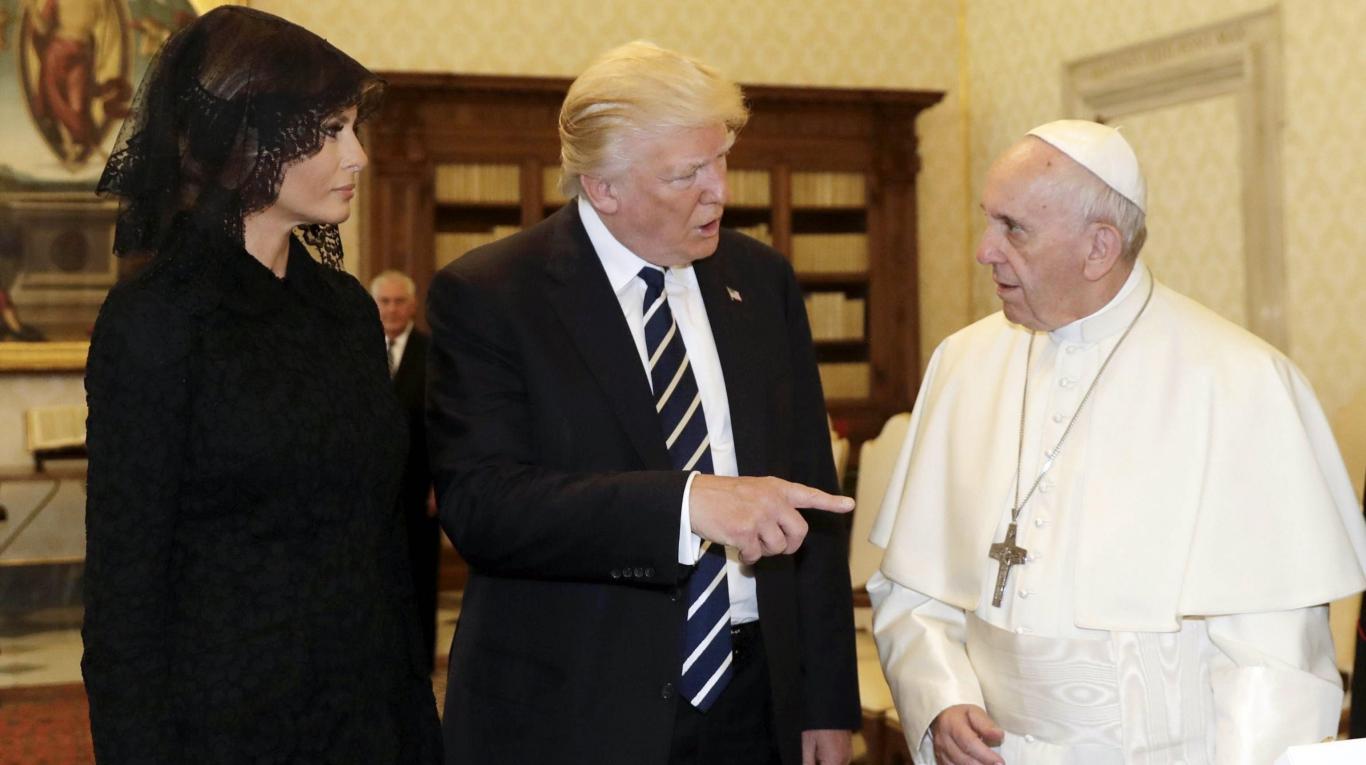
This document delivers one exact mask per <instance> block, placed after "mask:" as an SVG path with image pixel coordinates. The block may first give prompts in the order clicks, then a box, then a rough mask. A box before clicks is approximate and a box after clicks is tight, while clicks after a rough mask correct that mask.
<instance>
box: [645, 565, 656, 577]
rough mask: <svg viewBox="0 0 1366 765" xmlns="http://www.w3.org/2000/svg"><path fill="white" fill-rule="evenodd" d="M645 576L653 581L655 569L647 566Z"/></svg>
mask: <svg viewBox="0 0 1366 765" xmlns="http://www.w3.org/2000/svg"><path fill="white" fill-rule="evenodd" d="M645 576H648V577H650V578H651V579H653V578H654V576H655V570H654V569H653V568H650V567H649V566H646V568H645Z"/></svg>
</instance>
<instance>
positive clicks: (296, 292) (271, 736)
mask: <svg viewBox="0 0 1366 765" xmlns="http://www.w3.org/2000/svg"><path fill="white" fill-rule="evenodd" d="M173 241H174V242H177V244H173V245H172V246H171V247H170V248H168V250H167V251H164V254H163V255H161V256H158V257H157V258H156V259H155V260H154V262H153V265H152V266H151V267H150V268H149V269H148V270H147V271H146V272H144V273H143V274H142V275H141V276H139V277H138V278H136V279H134V280H133V281H131V282H130V283H128V284H125V285H122V286H120V287H117V288H115V289H114V291H113V292H111V294H110V296H109V298H108V300H107V301H106V303H105V305H104V308H103V309H102V310H101V312H100V318H99V321H98V323H97V324H96V327H95V334H94V337H93V339H92V341H91V348H90V358H89V363H88V367H87V376H86V388H87V393H88V397H89V405H90V420H89V450H90V475H89V481H90V483H89V505H88V509H87V561H86V573H85V588H86V615H85V627H84V631H83V636H84V639H85V656H84V658H83V660H82V668H83V671H84V675H85V681H86V687H87V692H88V694H89V699H90V717H91V728H92V732H93V734H94V743H95V752H96V757H97V759H98V761H99V762H101V763H106V762H108V763H139V764H147V763H177V764H178V765H179V764H182V763H192V764H193V765H207V764H208V763H234V764H237V763H365V765H376V764H379V763H435V762H439V761H440V733H439V728H438V724H437V720H436V710H435V705H434V702H433V698H432V691H431V686H430V683H429V679H428V677H427V675H426V673H425V671H424V669H423V667H424V663H423V662H422V661H421V660H420V651H421V648H420V643H419V638H418V626H417V621H416V618H415V616H414V613H413V610H412V606H411V603H412V599H411V584H410V582H409V581H408V574H407V568H406V564H405V562H404V561H405V557H404V545H405V544H406V542H405V540H404V536H403V535H404V527H403V522H402V519H401V518H399V517H398V516H397V515H396V514H395V512H394V508H395V503H394V496H395V492H396V490H397V486H398V480H399V477H400V474H401V471H402V465H403V458H404V452H405V450H406V440H405V431H404V428H405V425H404V423H403V417H402V413H401V411H400V408H399V405H398V403H397V401H396V399H395V397H394V394H393V392H392V385H391V384H390V381H389V377H388V374H387V371H386V366H385V359H384V342H383V338H382V334H381V329H380V325H379V321H378V317H377V315H376V309H375V305H374V303H373V301H372V300H371V299H370V297H369V295H367V294H366V292H365V291H364V289H363V288H362V287H361V286H360V285H359V284H358V283H357V282H356V281H355V279H353V278H351V277H350V276H347V275H345V274H342V273H339V272H336V271H333V270H331V269H328V268H325V267H323V266H321V265H319V264H318V263H316V262H315V261H313V260H312V259H311V258H310V257H309V256H308V254H307V253H306V252H305V251H304V250H303V248H302V246H301V245H299V244H298V243H297V242H292V246H291V251H290V256H289V264H288V267H287V273H286V277H285V278H284V279H277V278H275V276H274V275H273V274H272V273H271V272H270V271H269V270H268V269H266V268H265V267H264V266H262V265H261V264H260V263H259V262H258V261H256V260H255V259H254V258H252V257H251V256H250V255H248V254H247V253H246V252H244V251H242V250H241V249H240V247H232V246H222V247H217V248H205V247H204V246H203V241H204V238H203V236H202V235H197V234H196V233H195V232H194V231H193V230H192V229H189V228H188V227H182V229H181V231H180V233H179V234H178V235H176V236H175V238H174V240H173ZM191 254H192V255H193V257H187V255H191ZM167 255H170V257H167Z"/></svg>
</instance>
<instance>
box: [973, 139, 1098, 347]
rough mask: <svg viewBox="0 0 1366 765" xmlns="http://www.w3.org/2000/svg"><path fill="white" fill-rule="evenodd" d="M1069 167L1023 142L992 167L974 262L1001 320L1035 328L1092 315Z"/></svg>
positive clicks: (1047, 149) (1085, 246) (1052, 152)
mask: <svg viewBox="0 0 1366 765" xmlns="http://www.w3.org/2000/svg"><path fill="white" fill-rule="evenodd" d="M1070 162H1071V161H1070V160H1068V159H1067V158H1066V157H1065V155H1063V154H1062V153H1061V152H1059V151H1057V150H1056V149H1054V148H1053V147H1051V146H1049V145H1048V144H1046V143H1044V142H1042V141H1040V140H1037V139H1033V138H1030V139H1026V140H1025V141H1023V142H1021V143H1019V144H1017V145H1016V146H1015V147H1014V148H1012V149H1011V150H1009V151H1007V152H1006V153H1005V154H1004V155H1003V156H1002V157H1001V158H1000V159H998V160H997V161H996V163H995V164H994V165H992V168H991V170H990V171H989V172H988V173H987V180H986V186H985V188H984V189H983V191H982V205H981V206H982V211H983V212H984V213H985V214H986V217H987V225H986V230H985V231H983V233H982V240H981V242H980V243H979V244H978V247H977V262H978V263H981V264H982V265H984V266H990V267H991V278H992V281H994V282H995V283H996V295H997V297H999V298H1000V299H1001V307H1002V309H1003V310H1004V312H1005V315H1006V318H1007V319H1009V320H1011V321H1012V322H1015V323H1016V324H1020V325H1023V326H1025V327H1028V328H1030V329H1034V330H1043V331H1050V330H1054V329H1057V328H1058V327H1061V326H1064V325H1066V324H1069V323H1071V322H1073V321H1076V320H1077V319H1080V318H1082V317H1084V316H1087V315H1089V314H1090V313H1091V312H1092V309H1091V308H1090V307H1089V305H1088V303H1087V299H1088V298H1087V296H1086V292H1085V290H1086V288H1087V280H1086V278H1085V277H1084V274H1083V269H1084V266H1085V259H1086V254H1087V252H1088V251H1089V249H1090V238H1089V236H1088V235H1087V230H1086V226H1085V224H1084V221H1083V220H1082V218H1081V215H1080V213H1079V212H1078V211H1077V210H1076V203H1075V201H1073V199H1074V197H1075V192H1074V191H1072V189H1074V188H1075V186H1074V185H1073V183H1071V182H1070V181H1071V180H1072V179H1073V178H1074V176H1073V173H1074V172H1076V169H1074V168H1071V167H1069V166H1068V163H1070ZM1069 197H1072V198H1069Z"/></svg>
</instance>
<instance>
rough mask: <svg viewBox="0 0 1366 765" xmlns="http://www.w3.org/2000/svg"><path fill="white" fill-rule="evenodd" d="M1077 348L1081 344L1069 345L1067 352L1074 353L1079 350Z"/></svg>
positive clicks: (1079, 348) (1079, 347)
mask: <svg viewBox="0 0 1366 765" xmlns="http://www.w3.org/2000/svg"><path fill="white" fill-rule="evenodd" d="M1079 350H1081V346H1080V345H1069V346H1067V352H1068V353H1076V352H1077V351H1079Z"/></svg>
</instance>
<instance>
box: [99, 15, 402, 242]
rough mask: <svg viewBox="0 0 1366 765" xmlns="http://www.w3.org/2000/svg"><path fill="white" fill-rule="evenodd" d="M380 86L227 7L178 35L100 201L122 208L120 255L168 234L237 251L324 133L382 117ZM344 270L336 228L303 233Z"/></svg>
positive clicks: (275, 24)
mask: <svg viewBox="0 0 1366 765" xmlns="http://www.w3.org/2000/svg"><path fill="white" fill-rule="evenodd" d="M383 90H384V81H383V80H381V79H380V78H378V77H377V76H375V75H374V74H373V73H372V72H370V71H369V70H367V69H366V68H365V67H363V66H361V65H360V64H359V63H357V62H356V61H355V60H354V59H352V58H351V57H350V56H347V55H346V54H345V53H342V52H341V51H339V50H337V49H336V48H335V47H333V46H332V45H330V44H328V42H327V41H326V40H323V39H322V38H321V37H318V36H317V35H315V34H313V33H312V32H309V31H308V30H307V29H304V28H303V27H300V26H298V25H296V24H292V23H290V22H288V21H285V20H284V19H281V18H279V17H276V16H272V15H270V14H268V13H263V12H261V11H257V10H252V9H250V8H243V7H239V6H224V7H221V8H218V9H215V10H213V11H210V12H209V13H207V14H205V15H204V16H202V17H200V18H199V19H196V20H195V21H193V22H191V23H190V24H189V25H188V26H186V27H185V28H184V29H182V30H180V31H179V32H177V33H176V34H175V35H173V36H172V37H171V38H170V39H169V40H167V41H166V44H165V45H164V46H163V47H162V49H161V51H160V52H159V53H158V54H157V57H156V58H155V59H154V60H153V61H152V63H151V64H150V65H149V66H148V69H147V73H146V75H144V77H143V79H142V84H141V86H139V88H138V94H137V96H136V98H135V99H134V102H133V106H132V109H131V113H130V115H129V116H128V119H127V120H126V121H125V122H124V123H123V128H122V129H121V130H120V131H119V137H118V142H117V144H116V145H115V148H114V153H113V155H111V156H110V158H109V163H108V164H107V165H106V166H105V168H104V174H103V176H101V177H100V182H99V185H98V186H97V189H96V190H97V191H98V193H100V194H103V195H109V196H114V197H118V198H119V199H120V202H121V205H120V210H119V215H118V223H117V226H116V229H115V235H114V252H115V253H117V254H119V255H129V254H139V255H155V254H157V252H158V251H159V250H160V249H161V247H162V245H163V244H164V243H165V242H166V237H167V235H168V234H169V232H170V231H171V228H172V224H173V223H175V222H176V221H178V220H185V219H188V221H189V222H190V223H192V224H193V225H195V226H196V227H197V228H199V229H201V230H203V231H207V232H210V233H221V234H222V235H223V236H225V237H227V238H228V239H229V240H231V241H233V242H236V243H239V244H240V243H241V241H242V219H243V218H244V217H245V216H247V215H249V214H251V213H254V212H257V211H259V210H263V209H265V208H267V207H269V206H270V205H271V204H272V203H273V202H274V201H275V198H276V196H277V195H278V194H279V192H280V182H281V181H282V180H283V178H284V174H285V168H286V167H288V166H289V165H290V164H291V163H294V162H297V161H299V160H301V159H306V158H308V157H311V156H313V155H314V154H316V153H317V152H318V151H319V150H321V149H322V145H323V141H324V139H325V138H326V134H325V132H324V128H323V123H324V122H325V121H326V120H327V119H328V118H329V117H331V116H333V115H336V114H337V113H339V112H341V111H343V110H345V109H347V108H349V107H352V106H354V107H356V108H357V122H360V121H363V120H364V119H365V118H366V117H369V116H370V115H371V114H372V113H373V112H374V111H375V110H376V109H377V108H378V106H379V103H380V99H381V96H382V94H383ZM303 228H304V237H305V239H306V240H307V241H308V242H309V243H310V244H312V245H314V246H315V247H317V248H318V250H319V251H320V253H321V254H322V257H323V260H324V261H325V262H327V263H328V264H329V265H332V266H334V267H338V268H339V267H340V264H341V238H340V236H339V235H338V234H337V227H336V226H333V225H325V224H319V225H310V226H305V227H303Z"/></svg>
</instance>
